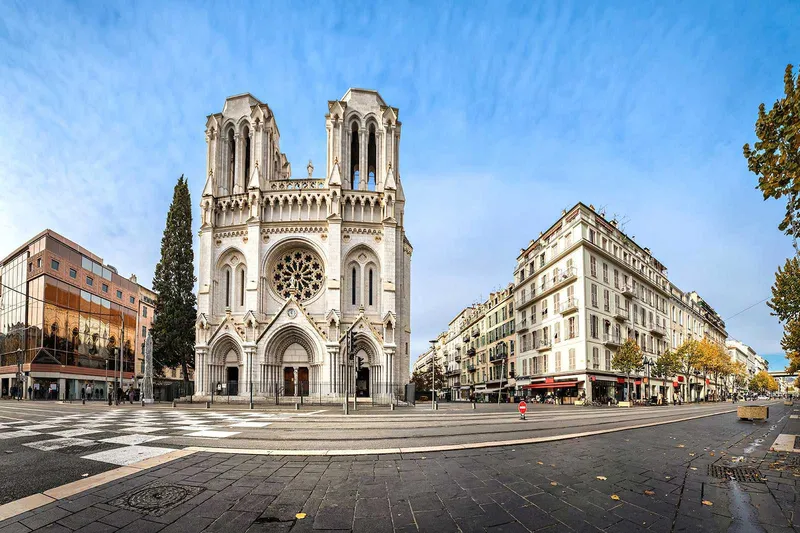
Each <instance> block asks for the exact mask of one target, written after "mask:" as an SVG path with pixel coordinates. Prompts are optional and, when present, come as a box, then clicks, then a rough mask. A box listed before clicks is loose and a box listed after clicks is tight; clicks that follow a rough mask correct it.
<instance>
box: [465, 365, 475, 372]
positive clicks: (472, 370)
mask: <svg viewBox="0 0 800 533" xmlns="http://www.w3.org/2000/svg"><path fill="white" fill-rule="evenodd" d="M467 372H475V365H467Z"/></svg>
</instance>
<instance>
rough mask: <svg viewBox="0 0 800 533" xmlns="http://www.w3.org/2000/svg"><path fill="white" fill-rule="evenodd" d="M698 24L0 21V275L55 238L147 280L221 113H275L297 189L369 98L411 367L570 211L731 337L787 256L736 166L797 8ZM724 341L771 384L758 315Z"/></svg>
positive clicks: (258, 11) (581, 14) (675, 11)
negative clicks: (391, 124) (356, 93)
mask: <svg viewBox="0 0 800 533" xmlns="http://www.w3.org/2000/svg"><path fill="white" fill-rule="evenodd" d="M667 4H668V5H667ZM695 4H696V3H695V2H669V3H664V2H595V3H592V4H590V3H589V2H575V3H569V2H508V3H502V2H499V1H498V2H488V3H472V2H452V3H448V2H437V3H427V2H413V3H392V4H391V5H389V4H388V3H380V2H371V3H361V2H346V3H343V2H339V3H327V2H274V3H273V2H270V3H263V2H253V3H252V4H250V5H247V4H245V3H244V2H230V3H223V2H215V3H211V4H201V3H198V2H192V3H186V4H183V3H173V2H155V1H142V2H125V3H123V2H97V3H92V2H66V3H62V2H58V1H57V0H52V1H47V2H37V1H28V2H14V1H10V2H9V1H6V2H3V3H2V4H0V190H2V194H1V195H0V255H5V254H6V253H8V252H9V251H10V250H11V249H12V248H13V247H15V246H17V245H18V244H19V243H20V242H21V241H22V240H23V239H26V238H29V237H30V236H32V235H34V234H35V233H37V232H38V231H40V230H41V229H43V228H45V227H50V228H52V229H54V230H56V231H59V232H61V233H63V234H64V235H66V236H68V237H70V238H72V239H73V240H75V241H77V242H79V243H81V244H83V245H84V246H86V247H87V248H89V249H90V250H92V251H94V252H95V253H97V254H98V255H100V256H102V257H103V258H104V259H105V260H106V261H107V262H109V263H111V264H113V265H116V266H117V267H119V268H120V270H121V272H122V273H125V274H129V273H132V272H135V273H137V274H138V275H139V278H140V281H145V282H148V281H149V280H150V279H151V277H152V272H153V269H154V266H155V263H156V262H157V260H158V253H159V243H160V238H161V232H162V231H163V224H164V216H165V213H166V210H167V207H168V205H169V201H170V199H171V194H172V187H173V186H174V183H175V180H176V179H177V177H178V176H179V175H180V174H182V173H183V174H186V176H188V178H189V183H190V186H191V191H192V195H193V203H194V204H195V209H196V206H197V204H198V201H199V194H200V192H201V191H202V187H203V177H204V174H205V169H204V166H205V139H204V125H205V117H206V115H208V114H210V113H214V112H217V111H219V110H221V107H222V104H223V102H224V99H225V97H226V96H229V95H232V94H237V93H242V92H251V93H253V94H254V95H255V96H256V97H258V98H260V99H261V100H262V101H264V102H267V103H268V104H269V105H270V107H271V108H272V109H273V111H274V112H275V114H276V117H277V120H278V124H279V127H280V129H281V147H282V148H283V150H284V151H285V152H286V153H287V155H288V157H289V159H290V161H292V162H293V166H294V168H295V169H296V171H297V172H299V173H300V174H302V173H303V171H302V169H304V167H305V164H306V162H307V161H308V159H313V160H314V161H315V164H316V166H317V168H318V169H320V168H324V164H323V161H324V157H325V123H324V115H325V112H326V110H327V101H328V100H333V99H337V98H340V97H341V96H342V95H343V94H344V93H345V91H346V90H347V88H348V87H351V86H353V87H367V88H373V89H377V90H378V91H380V93H381V95H382V96H383V98H384V99H385V100H386V101H387V103H389V104H390V105H392V106H395V107H398V108H400V118H401V120H402V121H403V125H404V128H403V138H402V142H401V158H402V159H401V161H402V163H401V165H402V168H401V170H402V179H403V183H404V187H405V191H406V195H407V219H406V220H407V232H408V236H409V238H410V240H411V242H412V244H413V245H414V256H413V267H412V268H413V270H412V275H413V285H412V287H413V288H412V293H413V294H412V329H413V356H416V355H417V354H418V353H419V352H420V351H422V350H424V349H425V346H426V345H427V339H429V338H432V336H433V335H435V334H436V333H437V332H438V331H440V330H441V329H442V328H445V327H446V325H447V322H448V321H449V320H450V318H452V316H454V315H455V313H457V312H458V310H459V309H460V308H462V307H463V306H464V305H468V304H470V303H472V302H474V301H477V300H478V299H480V298H481V297H483V298H485V297H486V296H487V294H488V293H489V292H490V291H491V290H493V289H496V288H498V287H500V286H503V285H505V284H506V283H508V282H509V281H511V278H512V270H513V267H514V261H515V258H516V255H517V254H518V252H519V249H520V248H521V247H524V246H525V245H526V243H528V242H529V240H530V239H531V238H533V237H535V236H537V235H538V234H539V232H540V231H542V230H544V229H546V228H547V227H549V226H550V225H551V224H552V223H553V222H554V221H555V220H556V219H557V218H558V216H559V215H560V212H561V210H562V209H563V208H566V207H569V206H572V205H573V204H575V203H576V202H577V201H583V202H584V203H586V204H589V203H592V204H594V205H595V206H604V207H605V208H606V210H607V212H608V213H616V214H619V215H621V216H622V217H623V218H624V219H626V220H627V225H626V230H627V232H628V234H629V235H633V236H635V238H636V241H637V242H639V243H640V244H641V245H643V246H648V247H650V248H651V249H652V251H653V254H654V255H655V256H656V257H657V258H659V259H660V260H661V261H662V262H663V263H664V264H666V265H667V267H668V268H669V272H670V278H671V279H672V280H673V281H674V282H675V283H677V285H678V286H680V287H681V288H683V289H684V290H692V289H694V290H697V291H698V292H699V293H700V294H701V295H702V296H703V297H704V298H705V299H706V300H707V301H708V302H709V303H711V305H713V306H714V307H715V308H716V309H717V310H718V311H719V313H720V314H721V315H722V317H723V318H725V319H727V318H728V317H730V316H732V315H734V314H735V313H738V312H739V311H741V310H742V309H744V308H746V307H748V306H750V305H751V304H753V303H755V302H758V301H759V300H761V299H764V298H766V297H767V296H769V294H770V291H769V288H770V285H771V283H772V281H773V274H774V271H775V269H776V267H777V266H778V265H779V264H782V263H783V261H784V259H785V258H786V257H787V256H789V255H790V254H791V252H792V250H791V243H790V241H789V240H788V239H787V238H786V237H784V236H782V235H781V234H780V233H779V232H778V230H777V229H776V228H777V224H778V222H779V220H780V218H781V213H782V206H781V205H780V204H779V203H778V202H774V201H771V202H764V201H763V200H762V199H761V196H760V194H759V193H758V191H756V190H755V189H754V186H755V183H756V178H755V176H753V175H751V174H749V173H748V171H747V167H746V162H745V160H744V158H743V157H742V151H741V147H742V145H743V144H744V143H745V142H748V141H749V142H752V140H753V137H754V134H753V124H754V121H755V118H756V111H757V106H758V104H759V103H760V102H762V101H766V102H767V103H768V105H771V103H772V102H773V101H774V100H775V99H776V98H778V97H779V96H780V95H781V94H782V79H783V70H784V68H785V66H786V64H787V63H795V64H797V63H800V55H798V50H800V33H798V32H797V31H796V29H797V26H796V24H797V21H798V20H800V4H799V3H797V2H785V3H780V2H769V5H767V3H753V2H717V3H704V5H703V6H697V5H695ZM339 8H342V10H340V9H339ZM297 169H299V170H297ZM196 221H197V215H195V222H196ZM443 287H446V290H444V291H443V290H442V288H443ZM728 332H729V334H730V335H731V336H732V337H735V338H738V339H740V340H742V341H744V342H746V343H749V344H751V345H752V346H753V347H754V348H755V349H756V350H757V351H758V352H759V353H762V354H765V355H769V354H777V355H772V356H769V359H770V361H771V367H772V368H773V369H775V368H782V367H783V366H784V364H785V362H784V359H783V356H782V354H780V345H779V340H780V336H781V327H780V325H779V324H778V323H777V321H776V320H775V319H774V317H771V316H770V315H769V310H768V308H767V307H766V305H765V304H760V305H758V306H756V307H754V308H753V309H751V310H749V311H747V312H745V313H742V314H740V315H738V316H736V317H735V318H732V319H731V320H728Z"/></svg>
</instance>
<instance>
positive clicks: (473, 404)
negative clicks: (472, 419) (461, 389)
mask: <svg viewBox="0 0 800 533" xmlns="http://www.w3.org/2000/svg"><path fill="white" fill-rule="evenodd" d="M472 410H473V411H474V410H475V402H472Z"/></svg>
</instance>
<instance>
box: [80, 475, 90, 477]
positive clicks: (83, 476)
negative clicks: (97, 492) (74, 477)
mask: <svg viewBox="0 0 800 533" xmlns="http://www.w3.org/2000/svg"><path fill="white" fill-rule="evenodd" d="M81 477H89V474H83V475H81Z"/></svg>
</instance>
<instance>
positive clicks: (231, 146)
mask: <svg viewBox="0 0 800 533" xmlns="http://www.w3.org/2000/svg"><path fill="white" fill-rule="evenodd" d="M235 172H236V138H235V137H234V135H233V129H231V130H229V131H228V174H227V176H228V179H227V181H228V194H233V185H234V183H235V181H234V173H235Z"/></svg>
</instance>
